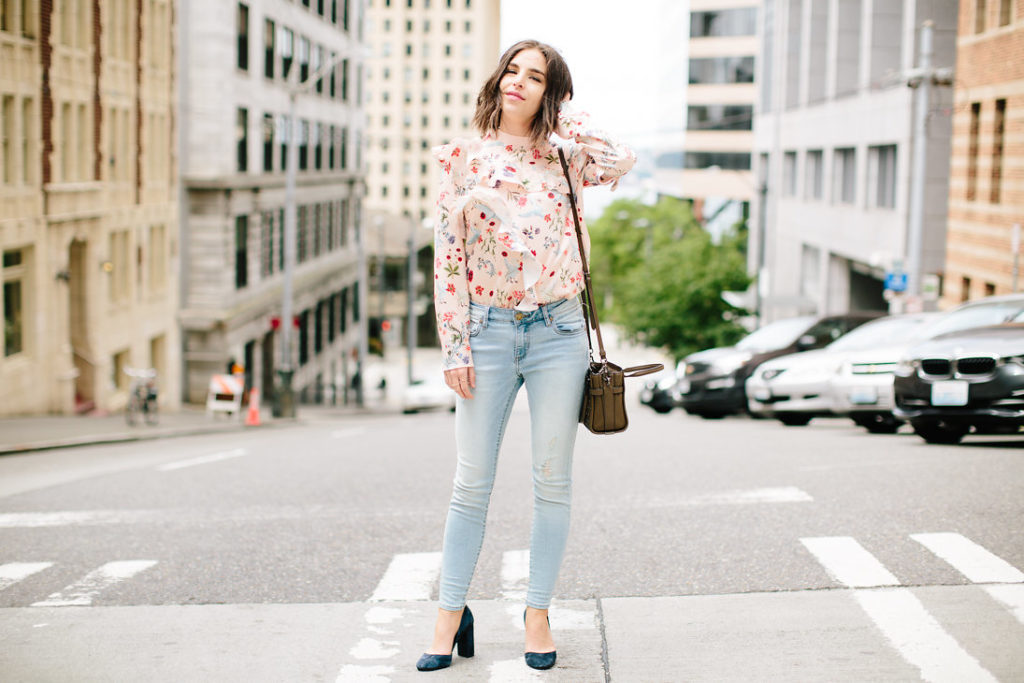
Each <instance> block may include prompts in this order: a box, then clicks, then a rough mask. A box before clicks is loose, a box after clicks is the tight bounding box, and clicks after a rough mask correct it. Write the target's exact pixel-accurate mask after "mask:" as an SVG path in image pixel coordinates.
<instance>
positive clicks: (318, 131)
mask: <svg viewBox="0 0 1024 683" xmlns="http://www.w3.org/2000/svg"><path fill="white" fill-rule="evenodd" d="M323 166H324V145H323V128H322V126H321V125H320V124H319V123H314V124H313V168H315V169H316V170H318V171H319V170H321V169H322V168H323Z"/></svg>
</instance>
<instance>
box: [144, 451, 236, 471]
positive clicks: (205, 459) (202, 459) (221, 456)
mask: <svg viewBox="0 0 1024 683" xmlns="http://www.w3.org/2000/svg"><path fill="white" fill-rule="evenodd" d="M245 453H246V450H245V449H244V448H234V449H232V450H230V451H222V452H220V453H211V454H210V455H201V456H199V457H198V458H189V459H188V460H176V461H174V462H169V463H165V464H163V465H160V466H159V467H157V469H158V470H160V471H161V472H170V471H172V470H180V469H182V468H185V467H194V466H196V465H206V464H208V463H211V462H220V461H221V460H228V459H229V458H237V457H239V456H242V455H245Z"/></svg>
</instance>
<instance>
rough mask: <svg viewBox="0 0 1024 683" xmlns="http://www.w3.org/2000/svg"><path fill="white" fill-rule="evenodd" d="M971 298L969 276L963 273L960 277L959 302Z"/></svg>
mask: <svg viewBox="0 0 1024 683" xmlns="http://www.w3.org/2000/svg"><path fill="white" fill-rule="evenodd" d="M970 300H971V278H969V277H967V276H966V275H964V276H963V277H961V278H960V303H965V302H967V301H970Z"/></svg>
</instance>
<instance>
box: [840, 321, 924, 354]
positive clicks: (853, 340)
mask: <svg viewBox="0 0 1024 683" xmlns="http://www.w3.org/2000/svg"><path fill="white" fill-rule="evenodd" d="M924 323H925V319H923V318H921V317H918V316H899V317H895V318H882V319H881V320H873V321H871V322H869V323H865V324H863V325H861V326H860V327H858V328H856V329H854V330H852V331H850V332H847V333H846V334H844V335H843V336H842V337H840V338H839V339H836V340H835V341H834V342H832V343H831V344H829V345H828V346H826V347H825V348H827V349H828V350H829V351H860V350H861V349H870V348H872V347H876V346H889V345H890V344H898V343H900V342H903V341H906V340H907V339H909V338H912V337H913V336H915V335H916V334H917V332H918V329H917V328H919V327H921V326H922V325H923V324H924Z"/></svg>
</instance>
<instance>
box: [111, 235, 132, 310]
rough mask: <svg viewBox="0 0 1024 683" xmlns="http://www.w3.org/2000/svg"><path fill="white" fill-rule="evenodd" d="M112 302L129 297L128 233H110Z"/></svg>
mask: <svg viewBox="0 0 1024 683" xmlns="http://www.w3.org/2000/svg"><path fill="white" fill-rule="evenodd" d="M108 263H109V264H110V266H109V267H110V271H109V272H110V289H109V292H110V301H111V302H114V303H117V302H120V301H125V300H127V299H128V298H129V297H128V282H129V279H128V263H129V259H128V231H127V230H117V231H114V232H111V233H110V260H109V261H108Z"/></svg>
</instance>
